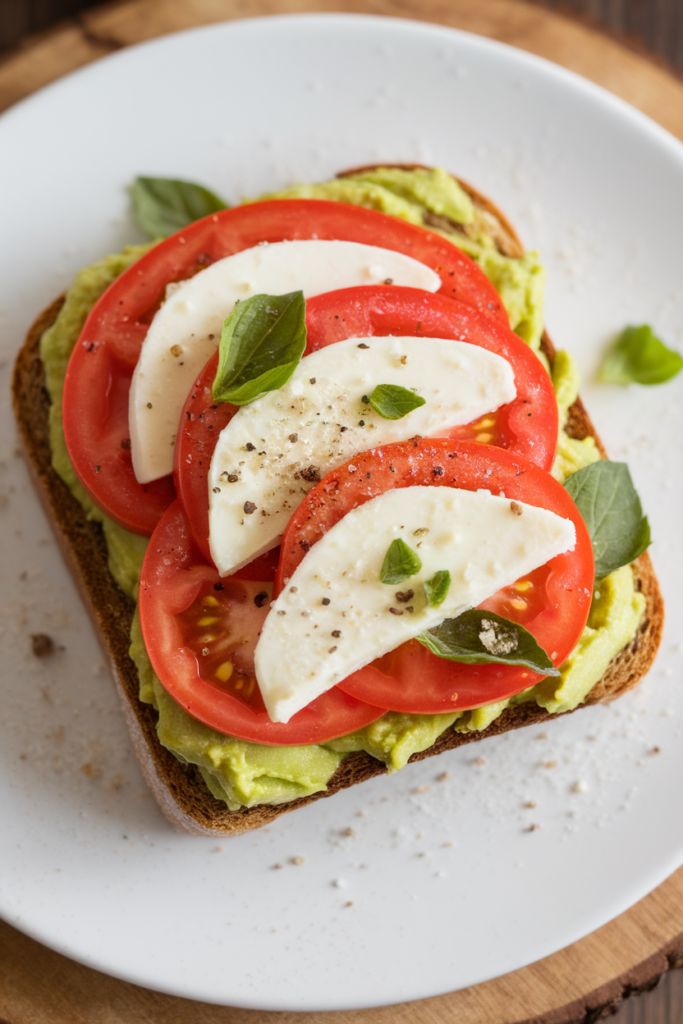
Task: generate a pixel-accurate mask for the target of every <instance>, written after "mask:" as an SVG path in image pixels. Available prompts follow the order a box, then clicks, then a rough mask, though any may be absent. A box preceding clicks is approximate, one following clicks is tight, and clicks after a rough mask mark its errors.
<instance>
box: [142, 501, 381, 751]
mask: <svg viewBox="0 0 683 1024" xmlns="http://www.w3.org/2000/svg"><path fill="white" fill-rule="evenodd" d="M271 591H272V585H271V584H270V583H267V582H262V581H258V580H238V579H237V578H236V577H233V576H231V577H229V578H227V579H222V580H221V579H220V578H219V576H218V573H217V572H216V570H215V569H214V568H213V566H211V565H208V564H207V563H206V562H205V561H204V559H203V558H202V557H201V555H200V553H199V551H198V550H197V548H196V546H195V544H194V543H193V540H192V534H191V531H190V527H189V523H188V521H187V518H186V516H185V514H184V512H183V509H182V506H181V504H180V502H178V501H176V502H174V503H173V504H172V505H171V506H170V507H169V508H168V509H167V511H166V512H165V513H164V515H163V516H162V518H161V520H160V521H159V523H158V525H157V527H156V529H155V530H154V533H153V534H152V537H151V539H150V542H149V546H148V549H147V554H146V555H145V560H144V563H143V567H142V574H141V579H140V621H141V625H142V633H143V637H144V641H145V646H146V648H147V651H148V653H149V657H150V660H151V662H152V665H153V667H154V671H155V672H156V673H157V675H158V676H159V679H160V680H161V682H162V684H163V686H164V687H165V689H166V690H167V691H168V692H169V693H170V694H171V696H172V697H173V698H174V700H176V701H177V702H178V704H180V706H181V707H182V708H184V709H185V711H187V712H188V714H190V715H192V717H193V718H196V719H198V720H199V721H200V722H203V723H204V724H205V725H208V726H210V727H211V728H213V729H217V730H218V731H219V732H222V733H225V734H226V735H228V736H235V737H237V738H238V739H244V740H250V741H251V742H253V743H265V744H271V745H282V746H289V745H297V744H300V743H324V742H325V741H326V740H330V739H334V738H335V737H337V736H343V735H345V734H346V733H350V732H354V731H355V730H356V729H362V728H363V726H365V725H369V724H370V722H374V721H375V720H376V719H377V718H380V717H381V716H382V715H383V714H384V709H383V708H381V707H378V706H376V705H371V704H369V703H366V702H364V701H362V700H359V699H358V698H357V697H353V696H351V695H349V694H347V693H345V692H344V691H342V690H340V689H338V688H337V687H334V688H333V689H332V690H329V691H328V692H327V693H325V694H323V695H322V697H318V699H317V700H315V701H313V702H312V703H311V704H309V705H308V707H306V708H304V709H303V710H302V711H300V712H299V713H298V714H296V715H294V716H293V718H292V719H291V720H290V721H289V722H288V723H287V724H286V725H283V724H281V723H275V722H272V721H271V720H270V718H269V717H268V714H267V713H266V711H265V708H264V706H263V702H262V701H261V698H260V693H259V691H258V687H257V686H256V683H255V676H254V657H253V655H254V648H255V647H256V641H257V639H258V635H259V632H260V629H261V625H262V623H263V620H264V618H265V616H266V614H267V612H268V606H269V603H270V594H271Z"/></svg>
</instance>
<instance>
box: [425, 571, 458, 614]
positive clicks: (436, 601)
mask: <svg viewBox="0 0 683 1024" xmlns="http://www.w3.org/2000/svg"><path fill="white" fill-rule="evenodd" d="M450 586H451V574H450V573H449V571H448V569H439V571H438V572H436V573H434V575H433V576H432V578H431V580H425V582H424V588H425V597H426V598H427V604H428V605H431V607H432V608H438V607H439V605H440V604H443V603H444V601H445V600H446V594H447V593H448V591H449V589H450Z"/></svg>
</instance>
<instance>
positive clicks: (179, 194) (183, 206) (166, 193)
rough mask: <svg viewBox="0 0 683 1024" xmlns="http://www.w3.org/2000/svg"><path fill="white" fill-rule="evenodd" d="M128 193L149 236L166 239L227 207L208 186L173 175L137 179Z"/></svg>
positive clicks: (138, 219)
mask: <svg viewBox="0 0 683 1024" xmlns="http://www.w3.org/2000/svg"><path fill="white" fill-rule="evenodd" d="M131 194H132V198H133V216H134V217H135V221H136V223H137V225H138V227H141V228H142V230H143V231H144V232H146V234H148V235H149V237H150V238H167V237H168V235H172V234H174V233H175V232H176V231H180V229H181V228H184V227H186V226H187V225H188V224H191V223H192V221H195V220H199V219H200V218H201V217H206V216H208V214H210V213H216V212H217V211H218V210H225V209H226V205H225V203H224V202H223V200H222V199H219V198H218V196H216V195H214V194H213V192H209V190H208V188H204V187H203V186H202V185H195V184H194V183H193V182H191V181H178V180H177V179H176V178H136V179H135V182H134V183H133V186H132V189H131Z"/></svg>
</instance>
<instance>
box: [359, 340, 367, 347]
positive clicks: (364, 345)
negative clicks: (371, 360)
mask: <svg viewBox="0 0 683 1024" xmlns="http://www.w3.org/2000/svg"><path fill="white" fill-rule="evenodd" d="M358 348H370V346H369V345H366V344H365V342H364V341H361V343H360V345H359V346H358Z"/></svg>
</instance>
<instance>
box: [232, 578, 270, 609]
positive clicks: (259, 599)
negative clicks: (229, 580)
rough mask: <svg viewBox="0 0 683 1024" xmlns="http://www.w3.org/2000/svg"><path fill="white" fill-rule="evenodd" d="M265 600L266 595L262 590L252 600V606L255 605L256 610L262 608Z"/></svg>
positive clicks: (266, 598)
mask: <svg viewBox="0 0 683 1024" xmlns="http://www.w3.org/2000/svg"><path fill="white" fill-rule="evenodd" d="M221 585H222V584H221ZM267 600H268V595H267V594H266V592H265V590H262V591H261V592H260V594H257V595H256V597H255V598H254V604H255V605H256V607H257V608H263V606H264V604H265V603H266V601H267Z"/></svg>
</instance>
